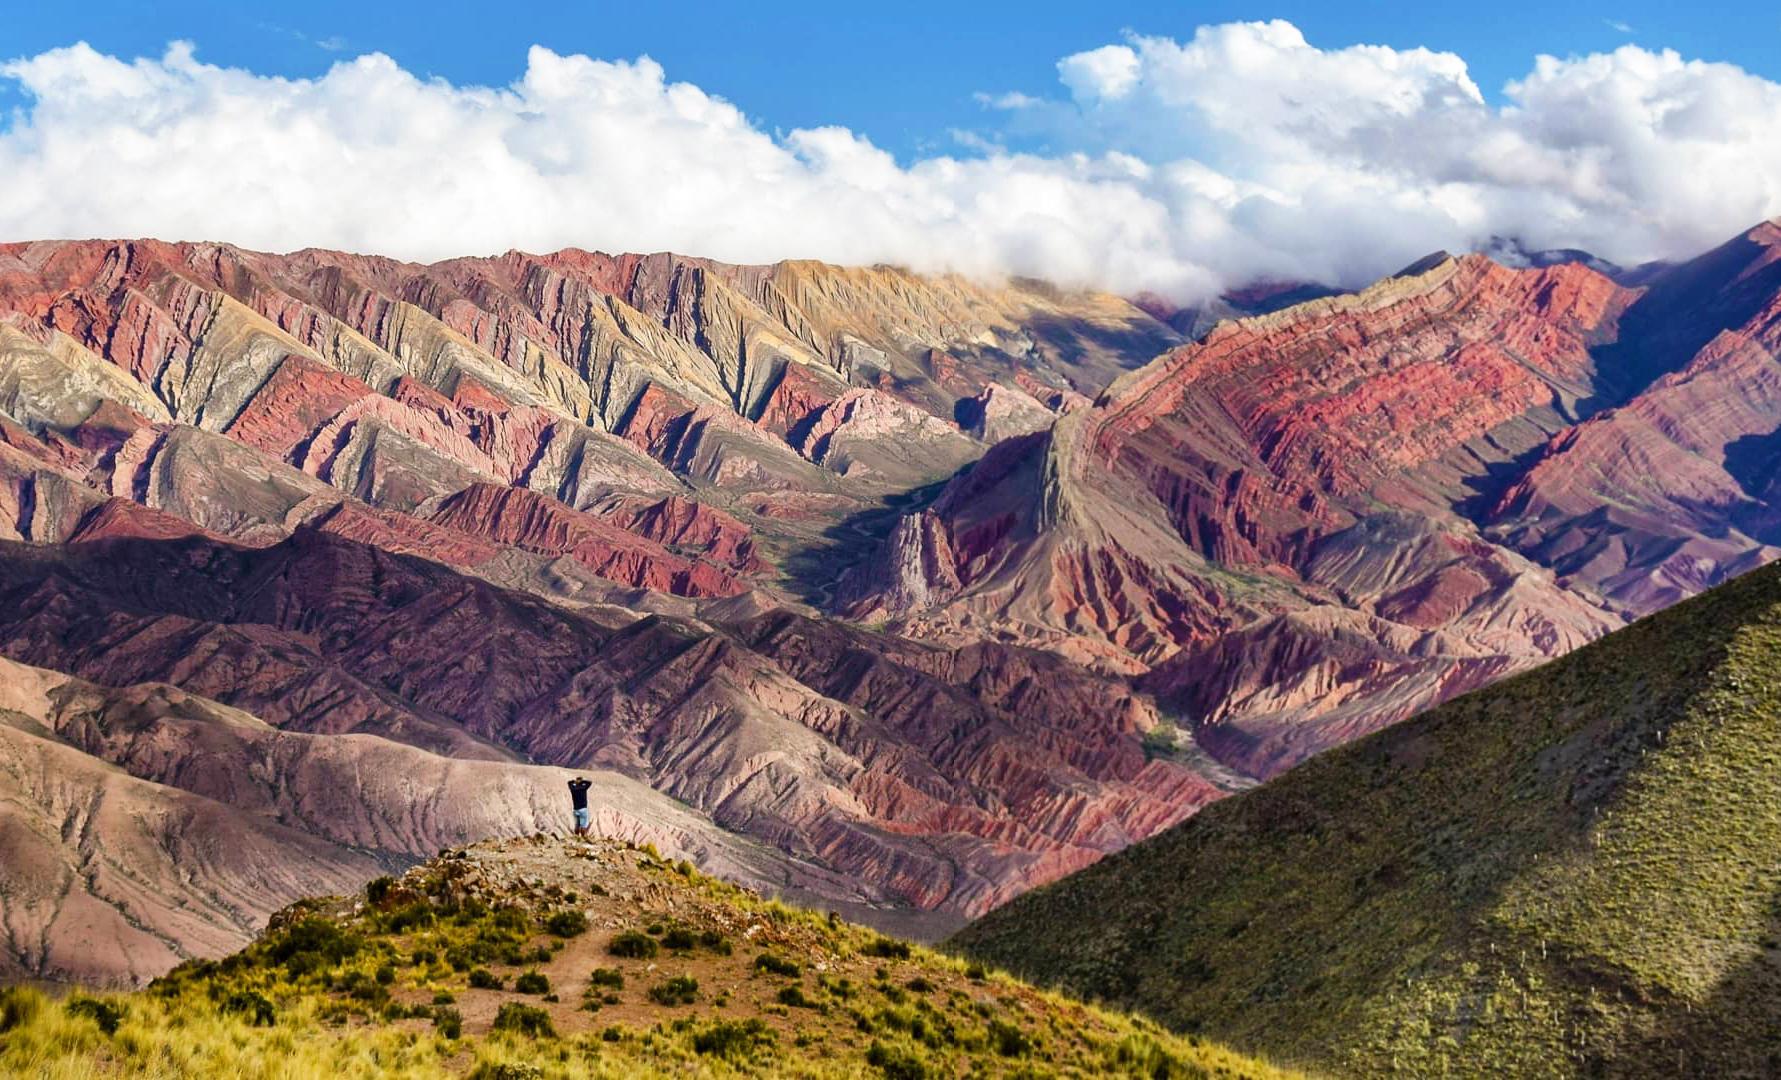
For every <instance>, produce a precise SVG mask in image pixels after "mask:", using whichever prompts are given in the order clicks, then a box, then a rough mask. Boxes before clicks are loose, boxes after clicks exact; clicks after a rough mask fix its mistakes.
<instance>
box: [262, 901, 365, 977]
mask: <svg viewBox="0 0 1781 1080" xmlns="http://www.w3.org/2000/svg"><path fill="white" fill-rule="evenodd" d="M363 947H364V942H363V941H362V940H361V939H360V938H359V937H358V935H356V934H348V933H346V932H344V931H342V930H341V929H340V927H338V926H335V925H334V924H333V923H332V922H330V921H329V920H327V919H324V918H321V917H320V916H317V915H310V916H308V917H306V918H303V919H300V920H298V921H297V922H295V923H293V924H291V925H290V926H289V927H287V928H286V929H285V930H284V931H283V932H282V933H280V934H278V935H277V936H276V937H273V938H272V939H271V940H270V941H268V942H267V947H266V956H267V959H269V960H271V961H272V962H273V963H274V964H283V965H284V967H285V970H287V971H289V972H290V974H291V976H292V977H293V978H299V977H301V976H304V975H308V974H310V973H312V972H317V971H325V970H327V969H329V968H333V967H337V966H339V964H340V962H341V961H343V960H347V959H349V958H351V957H353V956H356V955H358V952H359V950H360V949H361V948H363Z"/></svg>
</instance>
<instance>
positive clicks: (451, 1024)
mask: <svg viewBox="0 0 1781 1080" xmlns="http://www.w3.org/2000/svg"><path fill="white" fill-rule="evenodd" d="M433 1026H434V1027H435V1028H437V1029H438V1030H439V1034H441V1035H443V1036H445V1037H446V1038H448V1039H455V1038H457V1037H458V1036H460V1035H462V1034H463V1033H464V1016H463V1014H462V1013H460V1012H458V1010H456V1009H448V1008H445V1007H443V1006H441V1007H439V1008H436V1009H434V1010H433Z"/></svg>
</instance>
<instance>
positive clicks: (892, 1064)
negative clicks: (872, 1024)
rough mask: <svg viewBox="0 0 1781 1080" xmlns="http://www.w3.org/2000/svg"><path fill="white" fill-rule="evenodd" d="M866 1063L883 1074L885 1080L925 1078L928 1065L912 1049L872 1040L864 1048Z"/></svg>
mask: <svg viewBox="0 0 1781 1080" xmlns="http://www.w3.org/2000/svg"><path fill="white" fill-rule="evenodd" d="M866 1064H868V1065H870V1066H872V1067H873V1068H874V1069H877V1070H878V1071H879V1072H881V1073H883V1074H884V1077H885V1080H927V1078H928V1066H927V1064H926V1063H925V1062H923V1061H922V1059H921V1058H919V1057H916V1056H915V1052H914V1051H912V1050H907V1049H904V1048H903V1047H900V1046H886V1045H885V1044H884V1043H881V1042H874V1043H873V1044H872V1045H871V1046H869V1047H867V1048H866Z"/></svg>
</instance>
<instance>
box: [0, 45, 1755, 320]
mask: <svg viewBox="0 0 1781 1080" xmlns="http://www.w3.org/2000/svg"><path fill="white" fill-rule="evenodd" d="M1058 72H1059V78H1060V81H1061V84H1062V86H1063V89H1064V91H1065V92H1066V96H1063V97H1057V98H1052V99H1041V98H1037V97H1033V96H1030V95H1027V94H1023V93H1018V92H1009V93H1005V94H996V95H984V96H983V97H981V98H980V102H981V103H982V104H984V105H985V106H987V107H989V109H990V110H991V112H990V113H989V114H985V115H989V116H993V117H994V118H996V123H998V124H1001V125H1004V126H1002V127H1001V128H998V129H996V130H991V131H987V132H981V133H978V137H975V138H974V137H972V136H971V135H970V134H967V133H955V135H954V137H955V139H956V140H957V143H958V145H960V146H963V147H965V148H967V149H968V150H970V151H971V153H970V156H966V157H950V156H925V157H921V158H919V159H917V160H915V161H913V162H911V163H907V164H904V163H899V162H897V161H896V160H894V159H893V158H892V157H891V156H890V155H889V154H887V153H885V152H884V151H883V150H881V149H879V148H878V147H876V146H874V145H872V143H870V142H869V141H868V140H866V139H865V138H862V137H861V136H859V135H858V134H856V133H854V132H851V131H849V130H847V129H845V128H839V127H827V128H813V129H799V130H795V131H792V132H789V133H785V134H782V135H775V134H771V133H769V132H767V131H764V130H762V129H761V128H759V127H757V126H756V125H755V124H754V123H752V122H751V121H750V120H749V119H748V118H747V117H746V116H745V115H744V114H743V113H742V112H741V111H739V110H738V109H737V108H736V107H734V106H732V105H731V104H729V103H728V102H725V101H723V100H722V99H720V98H715V97H712V96H710V95H708V94H706V93H704V92H703V91H702V90H700V89H699V88H698V87H696V86H692V85H690V84H686V83H672V82H669V81H668V80H667V78H666V76H665V73H664V72H663V70H662V69H661V67H660V66H659V65H657V64H656V63H655V62H654V61H652V60H650V59H648V58H647V57H645V58H641V59H638V60H635V61H616V62H614V61H602V60H592V59H589V58H587V57H583V56H560V55H558V54H556V53H553V52H551V51H549V50H548V49H543V48H534V49H532V50H531V52H530V54H529V55H528V57H527V64H526V69H525V72H524V74H523V75H522V76H521V77H520V78H519V79H518V80H517V81H516V82H514V83H513V84H512V85H510V86H505V87H476V86H454V85H451V84H449V83H446V82H443V81H440V80H436V79H435V80H426V79H421V78H417V77H415V76H414V75H412V74H410V73H409V72H406V71H404V70H403V69H402V68H400V67H399V66H398V65H397V64H396V63H395V62H394V61H392V60H390V59H389V58H388V57H386V56H382V55H379V54H372V55H368V56H361V57H358V58H357V59H353V60H343V61H342V62H340V63H338V64H336V65H335V66H334V67H332V68H331V69H329V71H328V72H327V73H326V74H324V75H322V76H320V77H318V78H314V79H280V78H272V77H266V76H261V75H257V74H254V73H252V72H247V71H242V70H236V69H228V68H221V67H217V66H213V65H208V64H205V63H202V62H201V61H200V60H199V59H198V58H197V57H196V56H195V55H194V53H193V51H192V49H191V48H190V47H189V46H186V45H182V44H176V45H174V46H172V47H170V48H169V49H168V51H167V52H166V54H165V55H164V56H162V57H160V58H158V59H144V60H135V61H123V60H119V59H116V58H113V57H109V56H105V55H102V54H100V53H97V52H95V51H94V50H92V49H90V48H88V47H86V46H85V45H76V46H73V47H69V48H65V49H57V50H52V51H49V52H45V53H42V54H39V55H37V56H33V57H28V58H23V59H19V60H15V61H12V62H9V63H6V64H4V65H0V76H3V77H5V78H8V79H11V80H14V81H15V82H16V83H17V84H18V85H19V87H20V88H21V89H23V90H24V91H25V93H26V94H27V95H28V105H27V106H26V107H25V108H24V109H23V110H21V111H20V112H19V114H18V115H17V117H16V119H15V120H14V122H13V124H12V126H11V127H10V128H9V129H6V130H4V131H0V174H3V175H5V176H6V177H7V182H6V183H5V184H4V185H0V236H5V237H8V238H32V237H40V236H94V235H98V236H138V235H159V236H169V237H180V238H221V239H227V240H230V241H233V242H235V243H239V244H243V245H246V246H252V247H261V248H269V249H275V250H284V249H290V248H294V247H301V246H307V245H319V246H333V247H345V248H351V249H356V250H365V251H377V252H382V253H386V254H392V255H396V256H400V257H406V258H419V259H431V258H439V257H444V256H449V255H457V254H465V253H478V252H496V251H501V250H505V249H507V248H510V247H520V248H527V249H531V250H549V249H554V248H558V247H563V246H567V245H575V246H583V247H597V248H602V249H605V250H609V251H611V250H645V251H649V250H662V249H673V250H680V251H686V252H693V253H698V254H703V255H709V256H712V257H716V258H721V259H729V260H736V261H768V260H773V259H778V258H790V257H808V258H821V259H828V260H832V261H837V262H848V263H865V262H880V261H890V262H899V263H904V264H908V265H912V266H916V267H918V268H922V269H957V270H961V271H965V272H968V273H976V274H986V275H987V274H998V273H1018V274H1029V275H1037V276H1045V277H1051V278H1054V279H1057V280H1061V281H1063V282H1066V283H1072V284H1094V285H1099V286H1102V287H1107V288H1113V289H1117V290H1122V291H1136V290H1139V289H1151V290H1155V291H1160V292H1165V293H1169V294H1172V295H1175V296H1177V297H1181V298H1189V297H1195V296H1200V295H1204V294H1206V293H1207V292H1209V291H1213V290H1216V289H1218V288H1220V287H1223V286H1226V285H1230V284H1236V283H1241V282H1243V281H1245V280H1249V279H1251V278H1253V277H1256V276H1262V275H1265V276H1274V277H1293V278H1315V279H1319V280H1329V281H1337V282H1341V283H1344V284H1354V283H1358V282H1361V281H1364V280H1366V279H1368V278H1370V277H1373V276H1376V275H1378V274H1380V273H1383V272H1388V271H1390V270H1392V269H1395V268H1396V267H1397V266H1400V265H1402V264H1403V263H1405V262H1408V261H1410V260H1411V259H1412V258H1415V257H1416V256H1418V255H1420V254H1422V253H1424V252H1426V251H1428V250H1431V249H1433V248H1436V247H1447V248H1449V249H1456V250H1457V249H1463V248H1468V247H1473V246H1479V245H1482V244H1485V243H1487V242H1488V241H1489V239H1490V238H1491V237H1492V236H1498V235H1513V236H1517V237H1519V238H1521V239H1522V240H1523V241H1524V242H1525V243H1526V244H1528V245H1530V246H1540V247H1545V246H1577V247H1585V248H1589V249H1591V250H1594V251H1596V252H1598V253H1599V254H1601V255H1603V256H1604V257H1607V258H1610V259H1615V260H1617V261H1622V262H1632V261H1639V260H1642V259H1646V258H1652V257H1658V256H1677V255H1684V254H1688V253H1691V252H1693V251H1695V250H1699V249H1700V248H1702V247H1704V246H1706V245H1707V244H1709V243H1712V242H1714V241H1717V240H1719V239H1723V238H1724V237H1725V236H1729V235H1731V234H1732V233H1733V232H1736V231H1737V230H1739V229H1741V228H1744V227H1746V226H1748V225H1750V224H1752V223H1754V222H1755V221H1757V220H1759V219H1760V218H1762V217H1765V216H1769V215H1773V214H1776V213H1778V212H1781V87H1778V86H1777V85H1776V84H1774V83H1770V82H1767V81H1765V80H1763V79H1760V78H1757V77H1755V76H1753V75H1750V74H1748V73H1746V72H1744V71H1741V70H1740V69H1738V68H1736V67H1732V66H1730V65H1723V64H1703V63H1698V62H1687V61H1684V60H1682V59H1681V58H1680V57H1678V56H1677V55H1676V54H1674V53H1671V52H1661V53H1654V52H1648V51H1645V50H1643V49H1639V48H1636V47H1633V46H1625V47H1622V48H1620V49H1618V50H1616V51H1614V52H1612V53H1608V54H1598V55H1592V56H1586V57H1580V58H1572V59H1565V60H1559V59H1554V58H1551V57H1541V58H1539V59H1538V60H1537V61H1536V62H1535V64H1534V66H1533V69H1532V71H1531V72H1530V73H1529V74H1528V75H1527V76H1526V77H1525V78H1523V79H1521V80H1518V81H1517V82H1515V83H1512V84H1511V85H1510V86H1509V87H1507V88H1506V98H1507V101H1508V104H1507V106H1505V107H1502V108H1497V107H1493V106H1491V105H1489V104H1487V103H1486V101H1485V99H1484V96H1483V95H1482V94H1481V93H1480V91H1479V88H1478V87H1477V86H1476V85H1474V84H1473V82H1472V80H1471V78H1470V77H1469V75H1468V73H1467V69H1466V65H1465V63H1464V62H1463V61H1462V60H1461V59H1460V58H1459V57H1457V56H1455V55H1453V54H1451V53H1440V52H1431V51H1429V50H1425V49H1409V50H1395V49H1389V48H1384V47H1370V46H1361V47H1354V48H1347V49H1336V50H1322V49H1318V48H1315V47H1314V46H1312V45H1310V44H1309V43H1307V42H1306V41H1305V39H1304V38H1303V36H1302V35H1301V34H1300V33H1299V31H1298V30H1297V29H1296V28H1295V27H1293V26H1292V25H1291V24H1289V23H1284V22H1272V23H1244V24H1230V25H1224V26H1216V27H1206V28H1202V29H1201V30H1200V31H1199V32H1198V33H1196V34H1195V36H1194V37H1193V38H1192V39H1191V40H1189V41H1186V42H1177V41H1172V40H1168V39H1164V38H1149V37H1131V38H1128V39H1127V40H1126V41H1124V42H1122V43H1118V44H1113V45H1108V46H1104V47H1102V48H1098V49H1093V50H1089V51H1087V52H1084V53H1079V54H1077V55H1074V56H1071V57H1066V58H1065V59H1063V60H1062V61H1060V62H1059V64H1058ZM1023 132H1024V133H1025V134H1028V135H1032V134H1040V135H1043V136H1044V137H1045V139H1044V141H1045V142H1046V144H1047V145H1050V146H1057V147H1062V148H1064V149H1062V150H1059V151H1057V152H1055V153H1049V154H1047V155H1043V156H1042V155H1038V154H1030V153H1018V152H1014V151H1010V150H1008V149H1005V147H1006V146H1008V145H1010V143H1009V139H1010V138H1011V137H1013V138H1018V137H1019V136H1020V135H1021V134H1022V133H1023ZM1072 148H1073V149H1072Z"/></svg>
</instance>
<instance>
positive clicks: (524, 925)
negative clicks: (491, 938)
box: [490, 907, 531, 934]
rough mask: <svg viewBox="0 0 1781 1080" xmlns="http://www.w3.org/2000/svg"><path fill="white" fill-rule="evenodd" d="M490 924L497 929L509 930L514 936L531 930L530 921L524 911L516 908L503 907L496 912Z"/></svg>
mask: <svg viewBox="0 0 1781 1080" xmlns="http://www.w3.org/2000/svg"><path fill="white" fill-rule="evenodd" d="M490 922H492V923H493V924H494V925H495V926H496V927H497V928H498V929H501V930H511V931H513V932H514V933H516V934H523V933H525V932H526V931H527V930H529V929H531V921H530V920H529V919H527V918H526V913H525V911H524V910H522V909H521V908H517V907H504V908H501V909H499V910H497V911H496V912H495V917H494V918H493V919H491V920H490Z"/></svg>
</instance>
